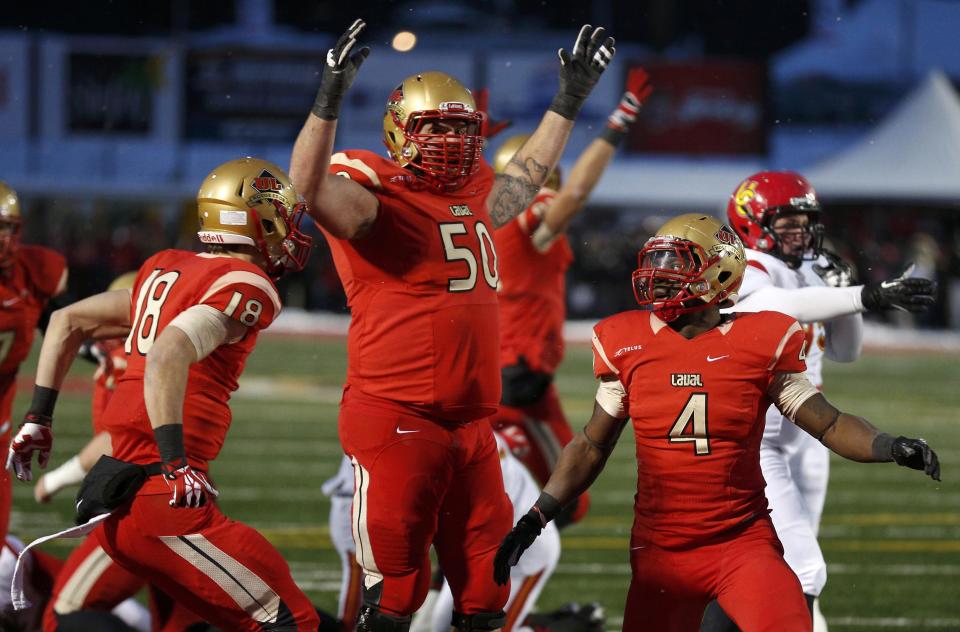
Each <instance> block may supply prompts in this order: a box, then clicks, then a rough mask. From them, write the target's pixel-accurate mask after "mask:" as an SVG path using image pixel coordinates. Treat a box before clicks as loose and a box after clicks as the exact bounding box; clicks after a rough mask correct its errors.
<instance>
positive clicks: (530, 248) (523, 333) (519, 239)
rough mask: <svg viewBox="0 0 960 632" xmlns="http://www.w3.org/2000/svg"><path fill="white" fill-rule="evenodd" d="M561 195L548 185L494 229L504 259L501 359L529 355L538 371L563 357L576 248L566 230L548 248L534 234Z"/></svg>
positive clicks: (549, 369)
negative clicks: (569, 271)
mask: <svg viewBox="0 0 960 632" xmlns="http://www.w3.org/2000/svg"><path fill="white" fill-rule="evenodd" d="M556 196H557V193H556V191H551V190H549V189H545V190H543V191H541V193H540V194H539V195H538V196H537V197H536V198H535V199H534V201H533V203H532V204H531V205H530V206H529V207H528V208H527V209H526V210H525V211H524V212H523V213H521V214H520V215H518V216H517V218H516V219H515V220H513V221H512V222H510V223H509V224H507V225H506V226H504V227H503V228H501V229H500V230H498V231H496V232H495V233H494V243H496V245H497V254H498V255H499V264H500V289H499V291H498V296H499V298H500V328H501V340H500V364H501V366H510V365H513V364H517V362H518V359H519V358H520V356H523V357H524V358H525V359H526V361H527V364H528V365H529V366H530V368H532V369H533V370H535V371H541V372H543V373H550V374H553V373H555V372H556V370H557V367H558V366H559V365H560V361H561V360H562V359H563V321H564V319H565V318H566V315H567V310H566V303H565V300H566V278H565V277H566V273H567V268H569V267H570V264H571V263H572V262H573V251H572V250H571V249H570V244H569V243H568V242H567V237H566V235H559V236H557V238H556V239H554V240H553V241H552V242H551V243H550V245H549V246H547V248H546V249H545V250H540V249H538V248H537V247H536V246H535V245H534V243H533V240H532V239H531V236H532V235H533V233H534V232H535V231H536V230H537V228H538V227H539V226H540V222H541V221H542V220H543V214H544V211H545V210H546V207H547V205H548V204H549V203H550V201H551V200H553V198H555V197H556Z"/></svg>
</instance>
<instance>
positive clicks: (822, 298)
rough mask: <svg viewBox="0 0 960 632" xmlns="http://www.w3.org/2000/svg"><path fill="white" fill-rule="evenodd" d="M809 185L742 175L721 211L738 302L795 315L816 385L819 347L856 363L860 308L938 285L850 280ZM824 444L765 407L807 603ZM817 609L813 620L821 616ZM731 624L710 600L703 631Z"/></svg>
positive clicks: (779, 176)
mask: <svg viewBox="0 0 960 632" xmlns="http://www.w3.org/2000/svg"><path fill="white" fill-rule="evenodd" d="M820 213H821V207H820V203H819V201H818V200H817V195H816V192H815V191H814V189H813V187H812V186H810V183H809V182H807V181H806V179H805V178H804V177H803V176H801V175H799V174H797V173H793V172H785V171H765V172H761V173H757V174H754V175H752V176H750V177H749V178H747V179H746V180H744V181H743V182H741V183H740V185H739V186H738V187H737V189H736V190H735V191H734V192H733V194H732V195H731V196H730V200H729V201H728V204H727V220H728V223H729V224H730V226H731V227H733V229H734V230H735V231H736V232H737V234H738V235H739V236H740V239H741V240H742V241H743V243H744V245H745V246H747V249H746V254H747V269H746V272H745V274H744V279H743V285H742V286H741V288H740V300H739V302H738V303H737V306H736V307H735V308H734V310H735V311H743V312H756V311H761V310H773V311H779V312H783V313H785V314H787V315H789V316H792V317H793V318H796V319H797V320H798V321H800V323H801V324H802V325H803V328H804V330H805V331H806V338H807V339H806V363H807V377H808V378H809V379H810V381H811V382H812V383H813V384H814V385H815V386H816V387H817V388H818V389H822V387H823V374H822V371H823V359H824V356H826V357H827V358H829V359H831V360H834V361H837V362H853V361H854V360H856V359H857V358H858V357H859V356H860V349H861V343H862V339H863V317H862V315H861V314H862V313H863V312H864V311H868V310H882V309H903V310H907V311H922V310H923V309H926V308H927V307H929V306H930V305H932V304H933V301H934V299H933V294H934V292H935V285H934V284H933V283H932V282H931V281H929V280H927V279H914V278H906V274H905V275H903V276H902V277H900V278H897V279H892V280H889V281H884V282H883V283H873V284H868V285H852V283H853V273H852V271H851V268H850V266H849V265H847V264H846V263H845V262H844V261H843V260H842V259H840V258H839V257H838V256H836V255H834V254H833V253H830V252H828V251H824V250H823V249H822V248H821V242H822V240H823V226H822V225H821V224H820ZM829 464H830V459H829V452H828V450H827V448H826V447H825V446H823V445H822V444H820V443H819V442H818V441H816V440H815V439H814V438H813V437H812V436H810V435H809V434H807V433H805V432H802V431H800V430H799V428H797V426H796V425H794V424H792V423H784V417H783V416H782V415H781V414H780V412H779V411H778V410H777V409H776V408H775V407H773V406H771V407H770V409H769V410H768V411H767V419H766V426H765V428H764V433H763V440H762V442H761V444H760V465H761V468H762V470H763V477H764V479H765V480H766V483H767V487H766V495H767V499H768V500H769V502H770V508H771V517H772V519H773V524H774V527H776V530H777V535H778V536H779V538H780V541H781V542H782V544H783V548H784V558H785V559H786V561H787V564H789V565H790V568H792V569H793V571H794V572H795V573H796V574H797V577H798V578H799V579H800V584H801V586H802V587H803V592H804V594H805V595H806V596H807V600H808V602H809V603H810V605H811V608H813V607H814V602H815V600H816V598H817V597H818V596H819V595H820V592H821V591H822V590H823V587H824V584H826V581H827V566H826V562H825V561H824V559H823V554H822V552H821V551H820V546H819V544H818V543H817V533H818V531H819V528H820V517H821V515H822V513H823V505H824V501H825V499H826V493H827V479H828V474H829ZM818 613H819V610H818V609H817V610H815V611H814V621H815V626H814V627H815V629H816V630H818V631H820V630H823V631H825V630H826V621H825V620H824V619H823V617H822V615H820V616H818ZM736 629H737V627H736V625H735V624H734V623H733V622H732V621H730V619H729V618H728V617H727V616H726V615H725V613H723V611H722V610H721V609H720V608H719V606H718V605H717V604H716V602H713V603H711V604H710V606H709V607H708V608H707V612H706V614H705V616H704V620H703V625H702V626H701V632H729V631H733V630H736Z"/></svg>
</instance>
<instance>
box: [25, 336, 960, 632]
mask: <svg viewBox="0 0 960 632" xmlns="http://www.w3.org/2000/svg"><path fill="white" fill-rule="evenodd" d="M344 355H345V345H344V344H343V342H342V341H337V340H321V341H312V340H306V339H302V338H283V337H265V338H264V339H263V340H262V341H261V343H260V346H259V348H258V349H257V350H256V352H255V353H254V355H253V356H252V357H251V359H250V362H249V364H248V367H247V372H246V374H245V376H244V377H245V380H244V381H243V384H244V386H243V389H245V390H244V391H242V393H241V394H238V396H237V397H236V398H235V400H234V402H233V410H234V424H233V428H232V429H231V432H230V435H229V437H228V439H227V443H226V446H225V448H224V451H223V454H222V455H221V458H220V459H218V461H217V463H216V465H215V467H214V470H213V471H214V474H215V475H216V478H217V481H218V484H219V487H220V490H221V492H222V494H221V503H222V506H223V508H224V509H225V511H226V512H227V513H228V514H229V515H230V516H232V517H234V518H236V519H239V520H243V521H245V522H248V523H250V524H252V525H254V526H256V527H257V528H260V529H262V530H263V531H264V533H265V534H266V535H267V536H268V537H269V538H270V539H271V540H272V541H273V542H274V543H275V544H276V545H277V546H278V547H279V549H280V550H281V551H282V552H283V554H284V555H285V556H286V557H287V559H288V560H290V562H291V566H292V568H293V571H294V575H295V577H296V578H297V580H298V582H300V584H301V586H302V587H303V588H304V589H305V590H306V591H307V592H308V593H309V595H310V596H311V597H312V598H313V599H314V601H315V602H316V603H317V604H318V605H320V606H322V607H324V608H326V609H328V610H331V609H334V608H335V603H336V590H337V586H338V572H339V563H338V561H337V557H336V554H335V552H334V551H333V550H332V549H331V547H330V543H329V540H328V538H327V528H326V525H327V508H328V504H327V502H326V499H325V498H324V497H323V496H322V494H321V493H320V491H319V488H320V484H321V482H322V481H323V480H324V478H325V477H327V476H328V475H332V474H333V473H334V472H335V471H336V469H337V464H338V461H337V459H338V456H337V454H338V452H339V446H338V442H337V431H336V411H337V407H336V401H337V394H338V386H339V384H340V382H341V380H342V376H343V374H344V370H345V357H344ZM32 362H33V360H31V362H30V363H28V365H27V366H25V367H24V369H25V373H26V374H29V373H30V372H31V371H32ZM958 366H960V363H958V358H957V357H956V356H947V355H882V354H867V355H865V356H864V357H863V358H862V359H861V360H860V361H859V362H857V363H856V364H852V365H837V364H830V365H828V370H827V375H826V383H827V391H826V392H827V396H828V397H829V398H830V399H831V400H832V401H833V402H834V403H835V404H837V405H838V406H840V407H841V408H843V409H846V410H849V411H851V412H855V413H858V414H861V415H863V416H865V417H867V418H869V419H871V420H872V421H873V422H875V423H876V424H877V425H878V426H880V427H882V428H884V429H886V430H889V431H891V432H893V433H902V434H907V435H912V436H922V437H925V438H926V439H928V440H929V441H930V443H931V444H932V445H933V446H935V447H936V448H937V450H938V452H939V454H940V456H941V460H942V462H943V477H944V479H945V482H944V483H942V484H936V483H934V482H932V481H930V480H929V479H925V478H924V477H923V476H922V475H921V474H919V473H917V472H914V471H907V470H904V469H901V468H897V467H895V466H893V465H889V464H888V465H860V464H856V463H850V462H845V461H843V460H842V459H839V458H834V459H833V462H832V464H831V465H832V468H833V470H832V477H831V483H830V492H829V495H828V498H827V507H826V511H825V515H824V520H823V532H822V537H821V542H822V544H823V548H824V551H825V555H826V558H827V561H828V563H829V564H830V573H831V574H830V580H829V582H828V584H827V588H826V591H825V593H824V595H823V598H822V602H823V610H824V613H825V614H826V615H827V617H828V620H829V621H830V623H831V626H832V627H833V628H834V629H838V630H850V631H863V632H867V631H868V630H877V629H887V628H894V629H902V630H915V629H916V630H919V629H939V630H945V629H950V630H958V629H960V599H958V597H960V510H958V507H960V484H958V483H957V480H958V475H957V472H958V469H960V468H958V466H960V430H957V429H956V428H955V427H954V426H953V425H952V424H953V423H954V420H953V415H954V414H955V411H956V410H957V409H958V408H960V381H958V378H957V369H958ZM75 370H76V371H77V373H78V374H85V373H89V369H87V368H85V367H78V369H75ZM558 385H559V389H560V391H561V393H562V394H563V397H564V406H565V408H566V411H567V414H568V416H569V417H570V419H571V422H572V423H573V424H574V425H575V426H579V425H580V424H582V423H583V422H584V421H585V420H586V419H587V416H588V415H589V413H590V411H591V409H592V399H593V393H594V388H595V385H594V382H593V380H592V378H591V372H590V355H589V350H588V349H587V348H585V347H573V348H571V349H570V351H569V353H568V358H567V361H566V362H565V363H564V365H563V367H562V368H561V371H560V374H559V377H558ZM25 397H26V395H25V394H24V393H21V394H20V396H19V397H18V401H17V407H16V409H15V414H16V413H19V412H22V410H23V405H24V404H25V399H24V398H25ZM87 411H88V402H87V399H86V397H84V396H81V395H71V394H64V395H63V396H62V397H61V403H60V405H59V406H58V415H57V424H56V432H57V435H56V437H57V438H56V453H55V455H54V458H53V462H54V463H60V462H62V460H63V459H64V458H66V457H67V456H69V455H70V454H72V452H73V451H74V450H76V449H77V448H78V447H79V446H80V445H81V443H82V442H83V441H84V440H85V439H86V438H87V436H88V433H89V418H88V412H87ZM632 454H633V441H632V439H631V438H630V434H629V433H625V434H624V437H623V439H622V440H621V444H620V445H619V446H618V448H617V450H616V452H615V453H614V455H613V456H612V458H611V459H610V461H609V463H608V465H607V469H606V471H605V472H604V473H603V474H602V475H601V476H600V478H599V480H598V481H597V482H596V484H595V485H594V488H593V493H594V506H593V509H592V511H591V513H590V514H589V515H588V517H587V518H586V520H585V521H584V522H583V523H581V524H579V525H576V526H574V527H572V528H570V529H569V530H567V531H565V532H564V535H563V540H564V552H563V556H562V560H561V564H560V566H559V568H558V569H557V572H556V575H555V576H554V578H553V579H552V581H551V582H550V584H549V585H548V586H547V588H546V589H545V591H544V594H543V596H542V598H541V601H540V604H541V607H542V608H547V609H549V608H553V607H556V606H558V605H560V604H562V603H564V602H567V601H571V600H580V601H584V600H597V601H600V602H601V603H603V604H604V605H605V606H606V608H607V610H608V613H609V615H610V617H611V626H610V627H611V629H618V628H619V625H618V624H619V620H620V617H621V616H622V611H623V602H624V597H625V594H626V589H627V584H628V582H629V569H628V567H627V538H628V535H629V528H630V520H631V518H632V511H631V502H632V501H631V498H632V495H633V492H634V486H635V467H634V463H633V456H632ZM71 496H72V494H68V493H65V494H63V495H62V496H61V497H59V498H57V499H56V501H55V502H54V503H53V504H52V505H49V506H43V507H41V506H38V505H36V504H34V502H33V500H32V496H31V490H30V488H29V487H28V486H27V485H24V484H15V501H14V502H15V505H14V514H13V519H12V527H11V531H12V532H13V533H15V534H17V535H20V536H21V537H23V538H25V539H31V538H33V537H35V536H39V535H41V534H43V533H47V532H50V531H52V530H54V529H56V528H59V527H61V526H65V525H66V524H68V523H69V521H70V518H71ZM48 550H49V551H51V552H53V553H56V554H60V555H64V554H66V553H67V552H68V550H69V545H68V544H67V543H64V542H56V543H53V544H51V545H48ZM769 598H770V600H771V602H772V601H774V600H776V599H777V595H770V596H769Z"/></svg>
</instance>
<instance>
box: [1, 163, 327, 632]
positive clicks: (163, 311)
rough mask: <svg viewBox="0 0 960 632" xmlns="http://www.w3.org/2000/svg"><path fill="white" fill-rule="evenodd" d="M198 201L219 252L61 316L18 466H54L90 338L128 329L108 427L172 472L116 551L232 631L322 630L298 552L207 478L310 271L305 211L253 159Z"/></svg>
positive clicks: (120, 512) (123, 455)
mask: <svg viewBox="0 0 960 632" xmlns="http://www.w3.org/2000/svg"><path fill="white" fill-rule="evenodd" d="M197 201H198V216H199V220H200V228H201V230H200V232H199V235H200V238H201V241H203V242H205V243H207V244H208V245H209V246H208V247H209V251H208V252H206V253H201V254H197V253H193V252H186V251H181V250H164V251H162V252H159V253H157V254H156V255H154V256H152V257H151V258H150V259H148V260H147V261H146V263H144V264H143V266H142V267H141V268H140V271H139V273H138V274H137V279H136V282H135V283H134V287H133V290H132V293H131V291H130V290H117V291H113V292H105V293H103V294H98V295H96V296H93V297H90V298H88V299H85V300H83V301H80V302H78V303H75V304H73V305H71V306H70V307H67V308H65V309H63V310H59V311H58V312H55V313H54V316H53V318H52V319H51V324H50V327H49V329H48V333H47V336H46V337H45V339H44V345H43V348H42V349H41V351H40V361H39V364H38V367H37V385H36V388H35V390H34V398H33V403H32V404H31V407H30V410H29V411H28V413H27V415H26V417H25V419H24V423H23V424H22V425H21V427H20V432H19V433H18V434H17V436H16V438H15V439H14V441H13V444H12V446H11V449H10V455H9V457H8V467H10V466H13V467H14V468H16V471H17V477H18V478H21V479H23V480H29V478H30V469H31V460H32V455H33V452H40V453H41V456H42V457H43V458H42V459H41V460H42V462H43V463H45V461H46V458H45V453H46V454H47V455H48V454H49V450H50V449H51V445H52V440H53V435H52V429H51V426H52V416H53V408H54V404H55V403H56V397H57V393H58V390H59V388H60V386H61V384H62V382H63V378H64V375H65V374H66V372H67V369H68V368H69V366H70V364H71V362H72V360H73V358H74V356H75V354H76V351H77V349H78V347H79V346H80V343H81V342H82V341H83V340H86V339H89V338H94V339H102V338H114V337H117V336H121V335H126V343H125V350H126V359H127V368H126V371H125V372H124V374H123V377H122V378H121V379H120V380H119V383H118V384H117V387H116V391H115V393H114V395H113V397H112V398H111V400H110V403H109V404H108V405H107V409H106V411H105V413H104V427H105V428H106V430H107V431H108V432H110V435H111V438H112V440H113V454H114V457H116V458H117V459H120V460H121V461H124V462H127V463H135V464H139V465H143V466H149V469H148V470H147V472H148V473H153V472H154V471H156V472H159V475H153V476H150V477H149V478H147V479H146V482H144V483H143V486H142V487H141V488H140V489H139V491H138V492H137V493H136V496H135V497H133V498H132V500H129V501H127V503H125V504H123V505H121V506H120V507H119V508H117V509H116V510H115V512H114V513H113V514H112V515H110V517H109V518H108V519H107V520H106V521H105V522H104V523H103V524H102V525H101V526H100V527H98V529H97V530H96V531H95V533H96V535H97V540H98V541H99V544H100V546H101V547H102V548H103V550H104V551H105V552H106V553H107V554H108V555H109V556H110V557H112V558H113V559H114V560H115V561H116V562H117V563H118V564H120V565H121V566H122V567H124V568H125V569H126V570H128V571H130V572H132V573H134V574H135V575H138V576H140V577H142V578H144V579H146V580H148V581H151V582H153V583H154V584H155V585H157V586H158V587H159V588H160V589H162V590H163V591H164V592H166V593H167V594H168V595H170V596H171V597H172V598H173V599H174V600H175V601H177V602H178V603H180V604H183V605H184V606H186V607H187V608H189V609H190V610H192V611H193V612H195V613H196V614H197V615H199V616H201V617H202V618H203V619H204V620H206V621H209V622H210V623H212V624H214V625H216V626H217V627H219V628H221V629H224V630H249V631H251V632H253V631H258V632H260V631H264V630H274V631H277V630H285V631H293V630H298V631H303V632H306V631H308V630H309V631H310V632H313V631H314V630H316V629H317V625H318V623H319V621H318V618H317V615H316V612H315V611H314V609H313V607H312V605H311V604H310V602H309V601H308V599H307V597H306V596H305V595H304V594H303V593H302V592H301V591H300V590H299V589H298V588H297V586H296V584H294V582H293V579H292V578H291V576H290V571H289V569H288V567H287V565H286V563H285V562H284V561H283V558H281V557H280V554H279V553H277V551H276V550H275V549H274V548H273V547H272V546H271V545H270V544H269V543H268V542H267V541H266V539H264V538H263V537H262V536H261V535H260V534H259V533H257V532H256V531H255V530H253V529H251V528H250V527H247V526H246V525H243V524H241V523H238V522H234V521H232V520H229V519H227V517H226V516H224V515H223V513H222V512H221V511H220V510H219V508H218V507H217V506H216V504H215V503H214V502H213V499H214V498H215V497H216V496H217V495H218V493H219V492H217V490H216V489H215V488H214V487H213V485H212V484H211V483H210V480H209V478H208V474H207V472H208V469H209V464H210V462H211V461H213V460H214V459H215V458H216V457H217V454H218V453H219V452H220V448H221V447H222V446H223V442H224V439H225V438H226V433H227V430H228V429H229V427H230V419H231V414H230V409H229V407H228V405H227V401H228V399H229V397H230V394H231V393H232V392H233V391H234V390H236V388H237V379H238V378H239V376H240V373H241V372H242V371H243V367H244V364H245V362H246V359H247V356H248V355H249V354H250V352H251V351H252V350H253V347H254V345H255V344H256V341H257V334H258V333H259V331H260V330H262V329H264V328H265V327H267V326H269V325H270V323H271V322H272V321H273V320H274V318H275V317H276V316H277V314H278V313H279V311H280V299H279V298H278V295H277V290H276V287H275V286H274V284H273V279H276V278H279V277H280V276H282V275H283V274H284V273H285V272H287V271H291V270H299V269H302V268H303V265H304V263H305V261H306V258H307V255H308V254H309V244H310V241H309V238H306V237H304V236H303V235H302V234H301V233H300V232H299V223H300V220H301V218H302V216H303V206H302V204H301V203H300V202H299V201H298V197H297V194H296V191H295V190H294V189H293V187H292V185H291V184H290V182H289V180H288V178H287V176H286V174H284V173H283V171H282V170H281V169H280V168H279V167H277V166H276V165H273V164H271V163H268V162H266V161H263V160H256V159H252V158H246V159H242V160H235V161H232V162H229V163H226V164H224V165H221V166H220V167H218V168H217V169H215V170H214V171H213V172H211V173H210V175H208V176H207V178H206V179H205V180H204V182H203V184H202V185H201V188H200V192H199V194H198V199H197Z"/></svg>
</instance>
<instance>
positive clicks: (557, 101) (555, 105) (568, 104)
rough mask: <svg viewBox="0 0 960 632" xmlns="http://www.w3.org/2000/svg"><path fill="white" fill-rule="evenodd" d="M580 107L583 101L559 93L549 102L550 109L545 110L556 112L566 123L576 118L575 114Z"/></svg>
mask: <svg viewBox="0 0 960 632" xmlns="http://www.w3.org/2000/svg"><path fill="white" fill-rule="evenodd" d="M582 105H583V99H580V98H579V97H574V96H570V95H569V94H563V93H562V92H561V93H558V94H557V96H555V97H553V101H551V102H550V107H548V108H547V109H548V110H550V111H551V112H556V113H557V114H559V115H560V116H562V117H563V118H565V119H567V120H568V121H572V120H574V119H575V118H577V114H578V113H579V112H580V107H581V106H582Z"/></svg>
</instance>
